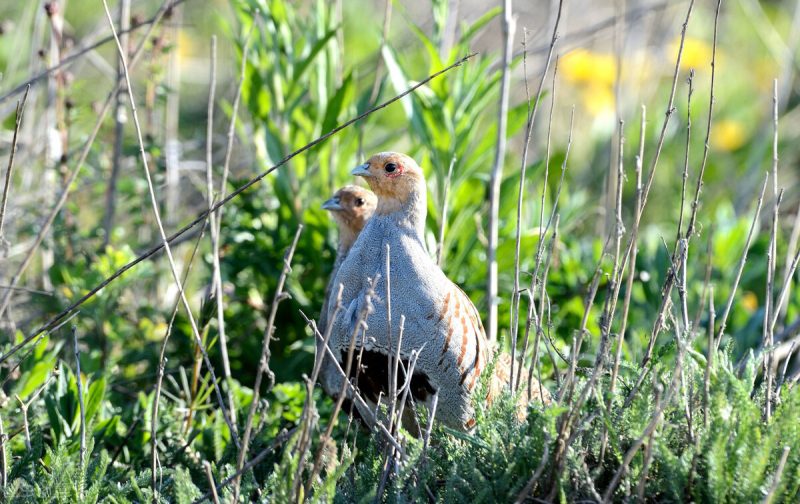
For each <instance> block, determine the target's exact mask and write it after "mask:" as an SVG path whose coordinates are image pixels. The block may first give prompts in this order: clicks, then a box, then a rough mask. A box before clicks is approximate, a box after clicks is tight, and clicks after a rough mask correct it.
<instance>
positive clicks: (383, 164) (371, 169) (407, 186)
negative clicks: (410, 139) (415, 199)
mask: <svg viewBox="0 0 800 504" xmlns="http://www.w3.org/2000/svg"><path fill="white" fill-rule="evenodd" d="M352 174H353V175H358V176H360V177H364V178H365V179H366V180H367V183H368V184H369V187H370V189H372V190H373V191H374V192H375V194H377V195H378V197H379V198H387V199H388V198H391V199H395V200H398V201H399V202H405V201H406V200H407V199H408V197H409V196H410V195H411V194H412V193H413V192H415V191H422V192H423V193H424V191H425V176H424V175H423V173H422V169H421V168H420V167H419V166H418V165H417V163H416V161H414V160H413V159H411V158H410V157H408V156H406V155H405V154H400V153H397V152H381V153H379V154H375V155H374V156H372V157H371V158H369V160H367V162H366V163H364V164H362V165H359V166H357V167H356V168H355V169H354V170H353V171H352Z"/></svg>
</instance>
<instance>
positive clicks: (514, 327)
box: [509, 0, 564, 384]
mask: <svg viewBox="0 0 800 504" xmlns="http://www.w3.org/2000/svg"><path fill="white" fill-rule="evenodd" d="M563 4H564V1H563V0H559V2H558V11H557V12H556V19H555V22H554V23H553V34H552V36H551V37H550V45H549V47H548V49H547V59H546V62H545V66H544V71H542V77H541V78H540V79H539V87H538V88H537V90H536V99H535V101H534V102H533V106H531V104H530V102H531V100H530V95H528V110H529V112H528V118H527V123H526V125H525V140H524V144H523V145H524V147H523V149H522V163H521V164H520V171H519V185H518V194H517V222H516V228H515V232H514V291H513V297H512V307H511V370H510V382H509V383H510V384H513V383H514V358H515V354H516V349H517V336H518V333H519V274H520V270H519V259H520V241H521V236H522V235H521V233H522V203H523V196H524V193H525V172H526V170H527V168H528V150H529V148H530V143H531V137H532V136H533V126H534V124H535V122H536V112H537V111H538V110H539V103H540V102H541V97H542V89H543V88H544V81H545V79H546V78H547V72H548V70H549V69H550V62H551V61H552V59H553V50H554V49H555V46H556V42H557V41H558V38H559V35H558V26H559V23H560V22H561V12H562V7H563ZM523 54H524V55H527V51H525V52H523ZM526 57H527V56H526ZM523 61H524V60H523ZM526 75H527V72H526ZM525 92H526V94H527V93H528V87H527V77H526V86H525ZM514 298H516V302H514V301H513V299H514Z"/></svg>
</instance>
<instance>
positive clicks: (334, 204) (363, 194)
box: [322, 185, 378, 233]
mask: <svg viewBox="0 0 800 504" xmlns="http://www.w3.org/2000/svg"><path fill="white" fill-rule="evenodd" d="M377 203H378V198H377V197H376V196H375V194H374V193H373V192H372V191H370V190H369V189H365V188H363V187H359V186H356V185H347V186H344V187H342V188H341V189H339V190H338V191H336V193H334V195H333V197H332V198H331V199H329V200H327V201H325V202H324V203H323V204H322V208H324V209H325V210H328V211H329V212H330V213H331V216H332V217H333V219H334V220H335V221H336V223H337V224H338V225H339V226H340V227H342V228H347V229H348V230H349V231H352V232H354V233H358V232H360V231H361V230H362V229H364V225H365V224H366V223H367V220H369V218H370V217H372V214H373V213H374V212H375V207H376V206H377Z"/></svg>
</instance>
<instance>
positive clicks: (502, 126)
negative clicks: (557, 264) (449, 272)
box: [486, 0, 516, 342]
mask: <svg viewBox="0 0 800 504" xmlns="http://www.w3.org/2000/svg"><path fill="white" fill-rule="evenodd" d="M500 2H501V3H502V5H503V18H502V21H501V27H502V33H503V66H502V68H501V69H500V71H501V75H500V102H499V107H498V111H497V140H496V146H495V147H496V148H495V152H494V164H493V165H492V170H491V172H490V175H489V226H488V227H489V229H488V233H487V234H488V237H489V246H488V248H487V251H486V256H487V261H488V266H487V267H488V274H487V275H486V299H487V302H488V306H487V316H486V333H487V336H488V337H489V341H490V342H494V341H497V304H498V302H499V299H498V298H497V245H498V236H499V233H498V226H499V224H500V215H499V213H500V183H501V182H502V180H503V165H504V164H505V157H506V127H507V124H508V96H509V94H510V89H511V58H512V52H513V44H514V24H515V23H514V16H513V13H512V10H511V9H512V5H511V0H500ZM515 291H516V289H515Z"/></svg>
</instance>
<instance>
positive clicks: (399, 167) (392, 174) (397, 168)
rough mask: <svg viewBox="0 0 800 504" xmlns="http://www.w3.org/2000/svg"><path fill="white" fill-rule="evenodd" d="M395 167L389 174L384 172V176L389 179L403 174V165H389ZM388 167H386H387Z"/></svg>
mask: <svg viewBox="0 0 800 504" xmlns="http://www.w3.org/2000/svg"><path fill="white" fill-rule="evenodd" d="M390 164H393V165H394V166H395V168H394V170H392V171H391V172H389V171H386V172H385V173H384V174H385V175H386V176H387V177H389V178H397V177H399V176H400V175H402V174H403V165H402V164H400V163H390ZM387 166H388V165H387Z"/></svg>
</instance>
